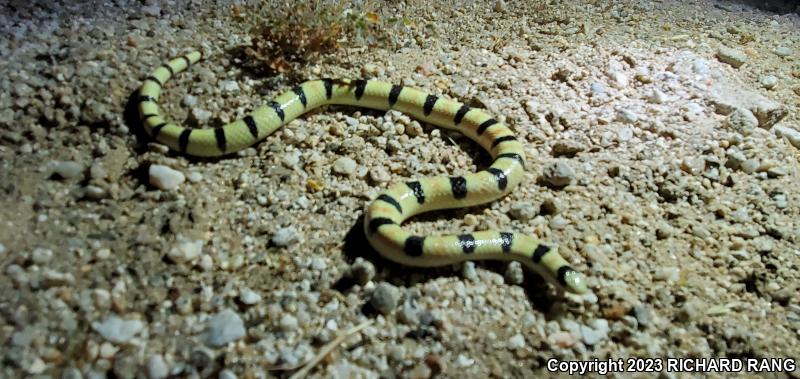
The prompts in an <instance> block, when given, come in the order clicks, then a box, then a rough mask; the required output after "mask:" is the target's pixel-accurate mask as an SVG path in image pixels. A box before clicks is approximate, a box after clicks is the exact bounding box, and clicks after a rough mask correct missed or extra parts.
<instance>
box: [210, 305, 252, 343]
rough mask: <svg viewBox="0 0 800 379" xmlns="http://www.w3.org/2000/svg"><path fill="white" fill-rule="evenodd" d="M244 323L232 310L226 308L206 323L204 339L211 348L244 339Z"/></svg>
mask: <svg viewBox="0 0 800 379" xmlns="http://www.w3.org/2000/svg"><path fill="white" fill-rule="evenodd" d="M245 334H246V331H245V329H244V322H243V321H242V319H241V318H240V317H239V315H238V314H237V313H236V312H234V311H233V310H231V309H229V308H226V309H224V310H222V311H221V312H219V313H217V314H216V315H214V317H212V318H211V319H210V320H209V321H208V325H207V327H206V331H205V333H204V337H205V338H204V339H205V342H206V344H207V345H209V346H211V347H222V346H225V345H227V344H228V343H229V342H233V341H236V340H238V339H239V338H242V337H244V336H245Z"/></svg>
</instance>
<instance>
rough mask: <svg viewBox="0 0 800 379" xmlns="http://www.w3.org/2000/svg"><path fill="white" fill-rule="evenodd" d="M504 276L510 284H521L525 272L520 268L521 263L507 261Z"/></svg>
mask: <svg viewBox="0 0 800 379" xmlns="http://www.w3.org/2000/svg"><path fill="white" fill-rule="evenodd" d="M504 277H505V279H506V281H507V282H508V283H510V284H515V285H520V284H522V282H523V280H524V277H525V272H524V271H523V270H522V264H521V263H519V262H517V261H514V262H511V263H509V264H508V267H506V272H505V275H504Z"/></svg>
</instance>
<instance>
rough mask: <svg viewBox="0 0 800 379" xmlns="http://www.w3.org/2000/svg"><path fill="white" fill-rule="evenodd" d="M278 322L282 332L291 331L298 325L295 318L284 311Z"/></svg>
mask: <svg viewBox="0 0 800 379" xmlns="http://www.w3.org/2000/svg"><path fill="white" fill-rule="evenodd" d="M279 324H280V327H281V330H283V331H284V332H291V331H294V330H297V327H298V323H297V318H296V317H294V316H292V315H290V314H288V313H284V315H283V316H281V320H280V322H279Z"/></svg>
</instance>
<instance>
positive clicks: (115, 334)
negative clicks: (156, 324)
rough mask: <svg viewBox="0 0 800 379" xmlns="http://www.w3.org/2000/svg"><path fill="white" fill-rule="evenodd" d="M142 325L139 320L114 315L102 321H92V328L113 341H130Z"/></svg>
mask: <svg viewBox="0 0 800 379" xmlns="http://www.w3.org/2000/svg"><path fill="white" fill-rule="evenodd" d="M144 326H145V325H144V323H143V322H142V321H140V320H124V319H121V318H119V317H117V316H115V315H110V316H107V317H106V319H105V320H104V321H103V322H97V321H95V322H92V329H94V331H96V332H97V333H99V334H100V335H101V336H103V338H105V339H106V340H108V341H110V342H113V343H126V342H128V341H130V340H131V339H133V337H134V336H135V335H136V334H138V333H139V332H140V331H141V330H142V329H144Z"/></svg>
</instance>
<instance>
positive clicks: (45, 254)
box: [31, 247, 53, 265]
mask: <svg viewBox="0 0 800 379" xmlns="http://www.w3.org/2000/svg"><path fill="white" fill-rule="evenodd" d="M31 259H32V260H33V263H36V264H39V265H41V264H45V263H47V262H50V260H51V259H53V251H52V250H50V249H42V248H38V247H37V248H36V249H33V253H31Z"/></svg>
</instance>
